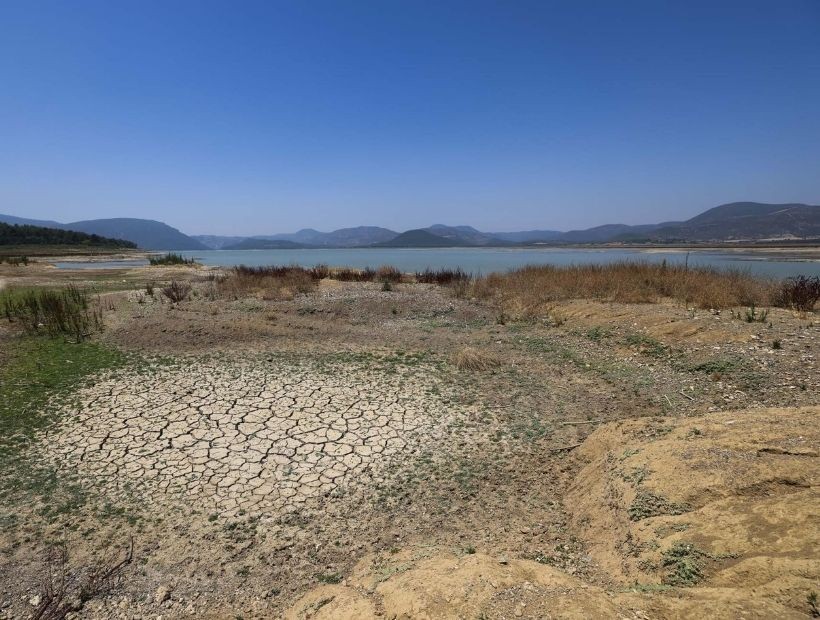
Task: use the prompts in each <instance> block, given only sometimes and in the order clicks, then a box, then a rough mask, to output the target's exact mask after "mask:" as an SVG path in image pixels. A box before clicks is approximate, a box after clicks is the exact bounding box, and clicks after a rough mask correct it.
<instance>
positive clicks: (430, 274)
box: [415, 267, 473, 286]
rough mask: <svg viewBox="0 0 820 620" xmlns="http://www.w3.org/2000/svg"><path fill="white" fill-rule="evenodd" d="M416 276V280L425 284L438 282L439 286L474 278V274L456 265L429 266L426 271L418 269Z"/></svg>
mask: <svg viewBox="0 0 820 620" xmlns="http://www.w3.org/2000/svg"><path fill="white" fill-rule="evenodd" d="M415 277H416V282H421V283H423V284H438V285H439V286H447V285H450V284H454V283H461V282H469V281H470V280H472V279H473V276H472V274H469V273H467V272H465V271H462V269H461V267H456V268H455V269H436V270H433V269H430V268H429V267H428V268H427V269H425V270H424V271H417V272H416V274H415Z"/></svg>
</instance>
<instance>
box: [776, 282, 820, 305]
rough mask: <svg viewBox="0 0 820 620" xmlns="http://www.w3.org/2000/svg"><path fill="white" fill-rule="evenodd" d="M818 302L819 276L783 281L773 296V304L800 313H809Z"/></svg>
mask: <svg viewBox="0 0 820 620" xmlns="http://www.w3.org/2000/svg"><path fill="white" fill-rule="evenodd" d="M818 300H820V276H811V277H810V276H797V277H796V278H787V279H786V280H784V281H783V282H782V283H781V285H780V288H779V289H778V291H777V292H776V293H775V296H774V304H775V305H776V306H780V307H781V308H792V309H794V310H799V311H800V312H811V311H812V310H814V306H815V304H816V303H817V301H818Z"/></svg>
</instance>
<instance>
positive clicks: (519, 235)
mask: <svg viewBox="0 0 820 620" xmlns="http://www.w3.org/2000/svg"><path fill="white" fill-rule="evenodd" d="M487 234H488V235H490V236H491V237H494V238H495V239H500V240H501V241H508V242H510V243H536V242H540V241H552V240H554V239H557V238H558V237H560V236H561V235H563V234H564V233H562V232H561V231H560V230H522V231H520V232H492V233H487Z"/></svg>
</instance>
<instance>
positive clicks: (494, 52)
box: [0, 0, 820, 234]
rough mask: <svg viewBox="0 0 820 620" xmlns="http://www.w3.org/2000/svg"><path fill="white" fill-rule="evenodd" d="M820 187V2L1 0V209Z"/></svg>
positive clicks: (243, 221)
mask: <svg viewBox="0 0 820 620" xmlns="http://www.w3.org/2000/svg"><path fill="white" fill-rule="evenodd" d="M734 200H759V201H764V202H787V201H798V202H811V203H815V204H816V203H820V1H818V0H776V1H775V0H766V1H759V0H737V1H728V0H727V1H720V0H710V1H708V2H707V1H704V2H700V1H695V2H692V1H689V0H686V1H684V0H680V1H679V2H671V1H664V0H646V1H630V0H621V1H611V0H601V1H584V0H575V1H570V0H567V1H566V2H551V1H549V0H540V1H535V2H527V1H519V0H511V1H498V2H483V1H478V0H470V1H464V2H461V1H448V0H440V1H438V0H437V1H435V2H433V1H426V0H406V1H403V2H397V1H392V0H374V1H373V2H359V1H357V0H339V1H336V2H325V1H321V0H309V1H303V0H299V1H294V2H276V1H266V2H249V1H236V2H227V1H225V2H208V1H201V0H196V1H189V2H182V1H172V0H163V1H145V0H140V1H133V2H125V1H114V2H112V1H110V0H106V1H104V2H84V1H74V0H72V1H70V2H68V1H65V0H60V1H58V2H49V1H35V0H25V1H22V2H17V1H10V0H3V1H2V2H0V212H5V213H11V214H15V215H22V216H27V217H36V218H47V219H57V220H62V221H71V220H77V219H86V218H95V217H112V216H134V217H147V218H154V219H160V220H163V221H166V222H168V223H170V224H172V225H174V226H177V227H179V228H181V229H182V230H183V231H185V232H189V233H221V234H263V233H273V232H287V231H291V230H295V229H297V228H301V227H314V228H319V229H321V230H329V229H333V228H338V227H342V226H352V225H358V224H374V225H382V226H387V227H391V228H394V229H402V230H403V229H407V228H413V227H419V226H426V225H429V224H432V223H437V222H439V223H447V224H460V223H468V224H473V225H475V226H476V227H478V228H481V229H484V230H516V229H529V228H557V229H569V228H576V227H586V226H590V225H596V224H602V223H606V222H624V223H641V222H655V221H660V220H665V219H683V218H686V217H690V216H692V215H694V214H696V213H698V212H700V211H702V210H704V209H706V208H709V207H711V206H714V205H717V204H720V203H723V202H729V201H734Z"/></svg>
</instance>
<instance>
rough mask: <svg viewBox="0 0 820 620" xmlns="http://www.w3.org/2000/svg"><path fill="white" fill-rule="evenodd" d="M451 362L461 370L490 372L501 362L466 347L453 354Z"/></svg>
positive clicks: (491, 356) (487, 354)
mask: <svg viewBox="0 0 820 620" xmlns="http://www.w3.org/2000/svg"><path fill="white" fill-rule="evenodd" d="M451 361H452V363H453V365H454V366H455V367H456V368H458V369H459V370H489V369H490V368H495V367H496V366H498V365H499V364H500V363H501V362H500V361H499V360H498V359H497V358H496V357H494V356H493V355H490V354H489V353H484V352H483V351H479V350H478V349H474V348H472V347H464V348H463V349H461V350H459V351H457V352H456V353H454V354H453V356H452V358H451Z"/></svg>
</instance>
